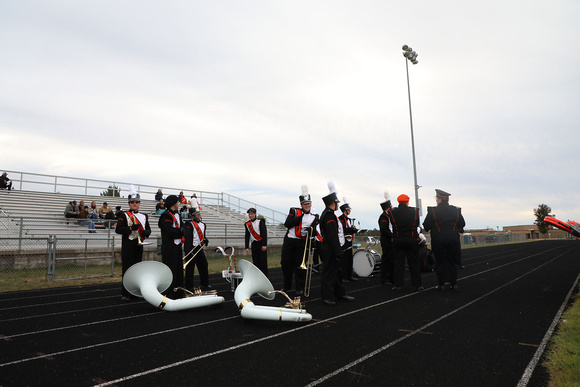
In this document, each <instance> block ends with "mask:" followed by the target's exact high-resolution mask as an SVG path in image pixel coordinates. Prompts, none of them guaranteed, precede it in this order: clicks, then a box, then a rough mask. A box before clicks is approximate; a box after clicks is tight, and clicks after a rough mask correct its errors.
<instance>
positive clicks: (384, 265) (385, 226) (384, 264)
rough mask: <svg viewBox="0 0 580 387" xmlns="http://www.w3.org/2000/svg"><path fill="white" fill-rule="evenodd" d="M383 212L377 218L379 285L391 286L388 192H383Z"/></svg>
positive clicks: (391, 242) (391, 267) (391, 258)
mask: <svg viewBox="0 0 580 387" xmlns="http://www.w3.org/2000/svg"><path fill="white" fill-rule="evenodd" d="M381 208H382V209H383V212H382V214H381V216H379V230H380V232H381V248H382V250H383V255H382V257H381V285H392V284H393V283H394V280H393V234H392V233H391V229H390V228H389V225H390V222H389V217H388V216H387V211H389V209H390V208H391V200H390V196H389V193H388V192H385V201H384V202H382V203H381Z"/></svg>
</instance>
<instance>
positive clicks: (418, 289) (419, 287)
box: [417, 286, 425, 292]
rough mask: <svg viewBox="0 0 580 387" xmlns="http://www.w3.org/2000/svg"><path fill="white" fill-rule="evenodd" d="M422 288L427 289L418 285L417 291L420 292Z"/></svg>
mask: <svg viewBox="0 0 580 387" xmlns="http://www.w3.org/2000/svg"><path fill="white" fill-rule="evenodd" d="M421 290H425V288H424V287H423V286H417V291H418V292H420V291H421Z"/></svg>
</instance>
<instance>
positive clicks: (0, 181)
mask: <svg viewBox="0 0 580 387" xmlns="http://www.w3.org/2000/svg"><path fill="white" fill-rule="evenodd" d="M0 189H7V190H9V191H10V190H11V189H12V181H10V179H9V178H8V173H6V172H4V173H3V174H2V177H0Z"/></svg>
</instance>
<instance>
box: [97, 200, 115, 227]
mask: <svg viewBox="0 0 580 387" xmlns="http://www.w3.org/2000/svg"><path fill="white" fill-rule="evenodd" d="M99 218H101V219H105V220H108V222H105V227H106V228H111V223H112V222H110V220H113V219H115V213H114V212H113V209H112V208H111V207H109V204H108V203H107V202H104V203H103V206H102V207H101V208H99Z"/></svg>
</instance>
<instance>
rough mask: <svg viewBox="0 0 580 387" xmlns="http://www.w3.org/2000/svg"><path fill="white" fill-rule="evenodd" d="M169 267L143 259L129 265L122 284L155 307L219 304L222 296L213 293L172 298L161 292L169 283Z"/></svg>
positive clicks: (222, 299)
mask: <svg viewBox="0 0 580 387" xmlns="http://www.w3.org/2000/svg"><path fill="white" fill-rule="evenodd" d="M172 280H173V274H172V273H171V269H170V268H169V267H168V266H167V265H165V264H163V263H161V262H158V261H143V262H139V263H136V264H135V265H133V266H131V267H130V268H129V269H128V270H127V271H126V272H125V275H123V286H124V287H125V289H127V291H128V292H129V293H131V294H132V295H134V296H137V297H142V298H144V299H145V300H146V301H147V302H148V303H150V304H151V305H153V306H154V307H156V308H159V309H163V310H166V311H168V312H175V311H179V310H185V309H192V308H199V307H202V306H209V305H215V304H220V303H222V302H224V298H223V297H221V296H217V295H215V294H209V295H205V294H204V295H199V296H194V297H187V298H181V299H178V300H172V299H169V298H167V296H164V295H163V294H161V293H162V292H164V291H165V290H167V288H169V286H170V285H171V281H172Z"/></svg>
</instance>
